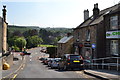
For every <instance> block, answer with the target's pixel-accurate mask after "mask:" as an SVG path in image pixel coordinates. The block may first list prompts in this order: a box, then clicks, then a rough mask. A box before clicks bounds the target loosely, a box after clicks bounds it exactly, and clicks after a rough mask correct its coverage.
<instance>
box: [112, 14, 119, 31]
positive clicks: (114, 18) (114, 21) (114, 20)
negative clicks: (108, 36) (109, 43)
mask: <svg viewBox="0 0 120 80" xmlns="http://www.w3.org/2000/svg"><path fill="white" fill-rule="evenodd" d="M110 29H118V16H117V15H115V16H112V17H110Z"/></svg>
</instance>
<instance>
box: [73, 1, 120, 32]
mask: <svg viewBox="0 0 120 80" xmlns="http://www.w3.org/2000/svg"><path fill="white" fill-rule="evenodd" d="M119 6H120V3H118V4H116V5H114V6H112V7H109V8H106V9H104V10H101V11H100V14H99V16H98V17H97V18H96V19H93V15H92V16H91V17H89V18H88V19H87V20H85V21H84V22H83V23H81V24H80V25H79V26H78V27H76V28H75V29H78V28H82V27H87V26H91V25H96V24H98V23H100V22H101V21H103V19H104V15H106V14H109V13H111V12H113V11H115V10H117V9H118V7H119ZM75 29H74V30H75Z"/></svg>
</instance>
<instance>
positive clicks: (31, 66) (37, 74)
mask: <svg viewBox="0 0 120 80" xmlns="http://www.w3.org/2000/svg"><path fill="white" fill-rule="evenodd" d="M40 50H41V48H40V47H39V48H34V49H31V50H29V51H28V52H30V53H32V54H31V55H30V56H26V63H25V66H24V68H23V69H22V70H21V71H20V72H19V73H18V75H17V77H16V78H69V79H75V78H81V79H83V80H95V78H94V77H92V76H89V75H86V74H84V73H83V71H79V70H73V71H58V70H57V69H51V68H50V67H47V65H43V63H41V62H40V60H39V59H38V57H40V56H43V55H44V54H43V53H42V52H40ZM81 79H80V80H81Z"/></svg>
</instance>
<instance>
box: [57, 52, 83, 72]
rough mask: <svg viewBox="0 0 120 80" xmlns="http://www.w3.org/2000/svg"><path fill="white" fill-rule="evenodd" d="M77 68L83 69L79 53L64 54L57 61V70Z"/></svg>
mask: <svg viewBox="0 0 120 80" xmlns="http://www.w3.org/2000/svg"><path fill="white" fill-rule="evenodd" d="M74 68H79V69H83V59H82V57H81V56H80V55H75V54H65V55H64V56H63V57H62V59H61V60H60V62H59V67H58V69H59V70H61V69H62V70H67V69H74Z"/></svg>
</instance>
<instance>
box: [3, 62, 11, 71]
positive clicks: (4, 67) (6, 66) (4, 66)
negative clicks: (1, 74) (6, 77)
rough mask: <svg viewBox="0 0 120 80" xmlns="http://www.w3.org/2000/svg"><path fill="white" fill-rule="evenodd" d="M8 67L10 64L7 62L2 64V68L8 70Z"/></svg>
mask: <svg viewBox="0 0 120 80" xmlns="http://www.w3.org/2000/svg"><path fill="white" fill-rule="evenodd" d="M9 68H10V65H9V64H8V63H6V62H5V63H4V64H3V70H8V69H9Z"/></svg>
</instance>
